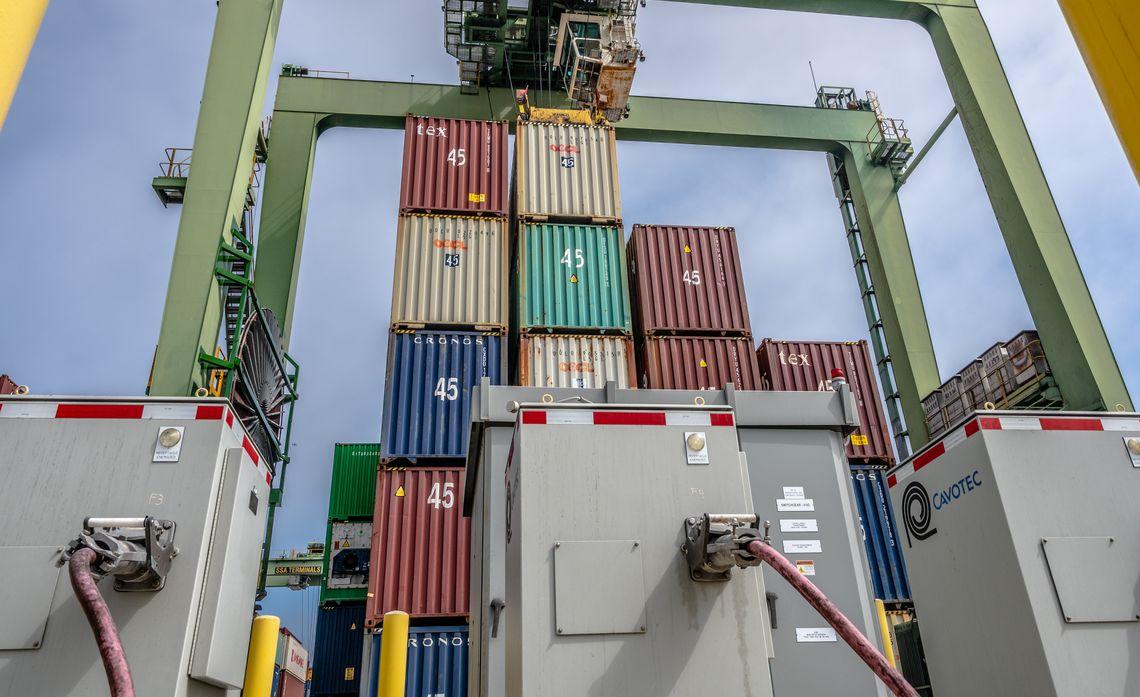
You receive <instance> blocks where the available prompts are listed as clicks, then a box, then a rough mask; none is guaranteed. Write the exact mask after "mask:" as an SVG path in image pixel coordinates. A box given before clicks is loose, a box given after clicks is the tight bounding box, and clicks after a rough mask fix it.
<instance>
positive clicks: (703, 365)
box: [701, 358, 709, 368]
mask: <svg viewBox="0 0 1140 697" xmlns="http://www.w3.org/2000/svg"><path fill="white" fill-rule="evenodd" d="M701 367H702V368H707V367H709V364H708V363H705V359H703V358H702V359H701Z"/></svg>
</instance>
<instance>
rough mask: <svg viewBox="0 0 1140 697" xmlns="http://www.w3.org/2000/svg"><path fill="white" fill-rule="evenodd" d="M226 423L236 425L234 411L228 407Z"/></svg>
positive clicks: (231, 425) (231, 426)
mask: <svg viewBox="0 0 1140 697" xmlns="http://www.w3.org/2000/svg"><path fill="white" fill-rule="evenodd" d="M226 425H227V426H229V427H230V428H233V425H234V413H233V412H232V411H230V410H229V409H226Z"/></svg>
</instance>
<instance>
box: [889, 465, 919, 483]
mask: <svg viewBox="0 0 1140 697" xmlns="http://www.w3.org/2000/svg"><path fill="white" fill-rule="evenodd" d="M891 474H893V475H894V477H895V485H896V486H897V485H898V483H899V482H901V481H903V480H904V479H910V478H911V477H912V476H914V465H907V466H905V467H903V468H902V469H900V470H898V471H896V472H892V473H891Z"/></svg>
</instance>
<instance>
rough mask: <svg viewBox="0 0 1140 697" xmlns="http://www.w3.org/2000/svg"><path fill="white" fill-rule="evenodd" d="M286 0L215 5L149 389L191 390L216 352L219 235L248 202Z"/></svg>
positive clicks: (157, 392)
mask: <svg viewBox="0 0 1140 697" xmlns="http://www.w3.org/2000/svg"><path fill="white" fill-rule="evenodd" d="M282 2H283V0H242V1H241V2H223V3H219V4H218V18H217V20H216V23H215V26H214V38H213V44H212V46H211V48H210V60H209V63H208V65H207V67H206V85H205V89H204V90H203V93H202V106H201V109H200V111H199V113H198V126H197V130H196V132H195V134H194V155H193V157H194V160H193V165H192V167H191V171H190V177H189V181H187V183H186V195H185V201H184V203H183V205H182V216H181V218H180V220H179V223H178V239H177V241H176V242H175V245H174V260H173V263H172V265H171V270H170V283H169V286H168V287H167V291H166V305H165V307H164V309H163V315H162V328H161V330H160V334H159V340H158V350H157V352H156V354H155V364H154V372H153V375H152V382H151V387H150V394H152V395H188V394H191V393H192V392H193V391H194V389H195V387H199V386H202V385H203V384H204V380H203V376H202V374H201V370H200V369H199V366H198V352H199V350H201V351H204V352H205V353H207V354H212V353H213V352H214V346H215V344H216V343H217V340H218V325H219V323H220V321H221V312H222V308H221V302H220V298H219V286H218V284H217V281H216V280H215V278H214V261H215V259H216V257H217V253H218V240H219V238H221V237H223V236H225V237H227V238H228V236H229V230H230V224H231V221H233V220H240V219H241V215H242V210H243V208H244V203H245V192H246V187H247V185H248V182H249V176H250V172H251V171H252V167H253V148H254V143H255V142H256V139H257V130H258V125H259V123H260V120H261V106H262V103H263V101H264V99H265V90H266V87H267V85H268V80H269V69H270V63H271V60H272V57H273V47H274V45H275V43H276V37H277V26H278V23H279V21H280V18H281V4H282Z"/></svg>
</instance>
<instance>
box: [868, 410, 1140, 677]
mask: <svg viewBox="0 0 1140 697" xmlns="http://www.w3.org/2000/svg"><path fill="white" fill-rule="evenodd" d="M887 483H888V486H889V487H890V494H891V501H892V505H893V506H894V507H895V512H896V517H897V519H898V520H899V521H901V522H902V523H903V526H904V530H903V531H901V532H900V537H902V540H903V553H904V555H905V557H906V562H907V570H908V572H909V574H910V583H911V592H912V594H913V595H914V603H915V609H916V611H917V612H918V616H919V618H920V620H921V622H922V627H923V633H922V641H923V645H924V648H925V651H926V658H927V663H928V666H929V670H930V680H931V685H932V687H933V690H934V694H936V695H938V697H975V696H976V695H1027V696H1028V695H1032V696H1033V697H1122V696H1125V695H1128V696H1131V695H1140V504H1138V502H1140V417H1138V416H1137V415H1136V414H1104V413H1097V414H1079V413H1057V412H1022V411H1018V412H986V413H985V414H984V415H980V416H976V417H973V418H971V419H970V420H968V421H967V422H966V423H965V424H963V425H962V426H960V427H959V428H957V429H955V430H954V431H952V432H950V433H949V434H947V435H946V436H944V437H942V438H941V439H939V440H938V441H935V442H933V443H931V444H930V445H928V446H927V447H926V448H925V449H923V450H922V451H920V452H919V453H917V454H916V455H915V456H914V457H913V458H911V459H910V460H908V461H907V462H905V463H903V464H901V465H899V466H898V467H897V468H896V469H894V470H893V471H892V472H891V473H890V475H889V476H888V478H887Z"/></svg>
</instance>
